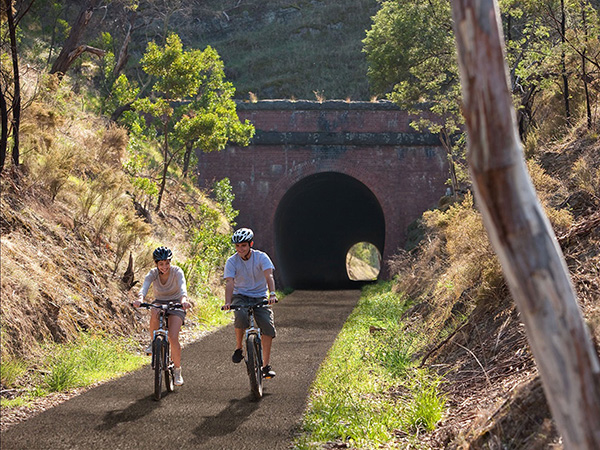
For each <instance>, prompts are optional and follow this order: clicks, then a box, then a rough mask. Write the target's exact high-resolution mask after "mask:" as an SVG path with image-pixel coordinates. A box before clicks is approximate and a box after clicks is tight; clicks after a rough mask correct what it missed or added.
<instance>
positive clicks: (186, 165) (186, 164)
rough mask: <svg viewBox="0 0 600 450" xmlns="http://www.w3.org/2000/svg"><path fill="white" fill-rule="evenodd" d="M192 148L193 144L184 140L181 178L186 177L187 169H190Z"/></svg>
mask: <svg viewBox="0 0 600 450" xmlns="http://www.w3.org/2000/svg"><path fill="white" fill-rule="evenodd" d="M192 149H193V145H192V143H191V142H186V144H185V154H184V155H183V169H182V171H181V176H182V177H183V178H187V176H188V171H189V170H190V159H191V157H192Z"/></svg>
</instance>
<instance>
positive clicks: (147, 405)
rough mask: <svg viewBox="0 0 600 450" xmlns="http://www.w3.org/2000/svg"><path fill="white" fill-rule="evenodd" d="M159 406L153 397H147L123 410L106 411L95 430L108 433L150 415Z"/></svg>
mask: <svg viewBox="0 0 600 450" xmlns="http://www.w3.org/2000/svg"><path fill="white" fill-rule="evenodd" d="M159 405H160V402H157V401H156V400H154V395H149V396H148V397H145V398H140V399H139V400H138V401H136V402H134V403H132V404H131V405H129V406H128V407H127V408H125V409H121V410H118V409H116V410H112V411H107V412H106V414H104V417H103V418H102V423H101V424H100V425H98V426H97V427H96V430H98V431H108V430H110V429H111V428H114V427H116V426H117V425H119V424H121V423H125V422H135V421H136V420H138V419H141V418H142V417H145V416H147V415H148V414H150V413H152V411H154V410H155V409H156V408H158V406H159Z"/></svg>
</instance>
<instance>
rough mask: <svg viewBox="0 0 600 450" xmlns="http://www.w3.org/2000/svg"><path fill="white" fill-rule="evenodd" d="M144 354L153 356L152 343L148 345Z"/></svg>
mask: <svg viewBox="0 0 600 450" xmlns="http://www.w3.org/2000/svg"><path fill="white" fill-rule="evenodd" d="M144 352H145V353H146V355H151V354H152V342H150V343H149V344H148V347H146V348H145V349H144Z"/></svg>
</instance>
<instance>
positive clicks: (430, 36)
mask: <svg viewBox="0 0 600 450" xmlns="http://www.w3.org/2000/svg"><path fill="white" fill-rule="evenodd" d="M453 39H454V35H453V31H452V20H451V9H450V2H449V1H448V0H430V1H427V2H421V1H418V0H409V1H403V2H399V1H383V2H382V3H381V9H380V10H379V11H378V12H377V14H376V15H375V16H374V17H373V24H372V26H371V29H370V30H368V31H367V35H366V38H365V39H364V41H363V43H364V51H365V52H366V54H367V62H368V64H369V68H368V76H369V81H370V83H371V85H372V87H373V89H374V91H375V92H376V93H377V94H379V95H381V94H384V95H387V97H388V98H389V99H390V100H392V101H393V102H395V103H397V104H398V105H400V106H401V107H402V108H404V109H406V110H407V111H409V112H411V113H415V114H417V115H419V116H420V117H422V118H421V119H420V120H418V121H415V122H413V123H412V124H411V125H412V126H413V127H415V128H417V129H429V130H430V131H431V132H433V133H439V134H440V138H441V140H442V144H443V145H444V147H445V148H446V150H447V152H448V158H449V161H450V177H451V182H452V188H453V191H454V192H456V190H457V188H458V186H457V185H458V179H457V174H456V170H457V165H456V162H457V160H458V159H460V157H459V155H460V154H461V153H462V151H461V147H460V140H459V141H454V140H453V139H452V138H453V136H454V135H456V134H457V133H459V132H460V129H461V126H462V117H461V115H460V110H459V96H460V88H459V83H458V69H457V66H456V56H455V50H454V40H453ZM423 110H426V111H428V112H429V115H428V116H425V115H423V114H420V113H422V112H423Z"/></svg>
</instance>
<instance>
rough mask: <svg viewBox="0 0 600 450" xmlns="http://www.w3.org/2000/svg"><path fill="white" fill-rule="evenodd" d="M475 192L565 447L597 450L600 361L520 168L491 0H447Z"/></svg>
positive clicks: (521, 160)
mask: <svg viewBox="0 0 600 450" xmlns="http://www.w3.org/2000/svg"><path fill="white" fill-rule="evenodd" d="M452 11H453V18H454V31H455V36H456V46H457V50H458V62H459V68H460V76H461V84H462V95H463V99H462V101H463V105H462V106H463V114H464V116H465V120H466V125H467V135H468V155H467V158H468V162H469V168H470V171H471V175H472V178H473V184H474V190H475V196H476V198H477V202H478V205H479V208H480V210H481V214H482V217H483V221H484V224H485V226H486V229H487V231H488V234H489V237H490V240H491V242H492V245H493V247H494V250H495V251H496V253H497V254H498V257H499V259H500V263H501V264H502V269H503V271H504V274H505V277H506V280H507V283H508V285H509V287H510V290H511V293H512V295H513V297H514V299H515V302H516V304H517V308H518V309H519V311H520V313H521V318H522V320H523V322H524V324H525V328H526V332H527V337H528V340H529V344H530V346H531V350H532V352H533V356H534V358H535V361H536V364H537V367H538V370H539V373H540V376H541V379H542V383H543V386H544V391H545V393H546V398H547V400H548V403H549V405H550V409H551V411H552V415H553V417H554V419H555V421H556V425H557V427H558V430H559V432H560V434H561V435H562V437H563V439H564V445H565V449H569V450H578V449H586V450H598V449H600V362H599V360H598V354H597V352H596V350H595V348H594V346H593V344H592V341H591V338H590V335H589V332H588V330H587V328H586V325H585V323H584V321H583V317H582V314H581V311H580V309H579V306H578V304H577V298H576V294H575V291H574V289H573V286H572V284H571V281H570V278H569V274H568V270H567V267H566V264H565V262H564V257H563V255H562V253H561V250H560V247H559V246H558V243H557V240H556V237H555V236H554V233H553V231H552V228H551V226H550V223H549V221H548V219H547V217H546V216H545V214H544V211H543V209H542V206H541V205H540V203H539V201H538V199H537V195H536V193H535V189H534V187H533V184H532V183H531V179H530V178H529V174H528V172H527V169H526V166H525V160H524V157H523V150H522V145H521V142H520V140H519V137H518V131H517V124H516V119H515V111H514V108H513V104H512V98H511V95H510V91H509V83H508V70H507V66H506V63H505V58H504V46H503V39H502V31H501V30H502V29H501V22H500V13H499V9H498V5H497V3H496V1H495V0H452Z"/></svg>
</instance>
